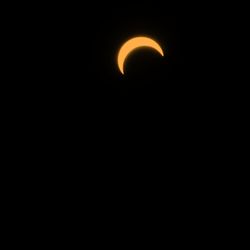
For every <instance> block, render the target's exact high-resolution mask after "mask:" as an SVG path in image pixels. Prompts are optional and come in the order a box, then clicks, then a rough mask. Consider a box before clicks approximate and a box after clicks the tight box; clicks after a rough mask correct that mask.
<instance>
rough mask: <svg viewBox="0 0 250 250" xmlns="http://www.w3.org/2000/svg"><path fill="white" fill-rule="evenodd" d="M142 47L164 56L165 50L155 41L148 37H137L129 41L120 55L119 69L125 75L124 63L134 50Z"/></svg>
mask: <svg viewBox="0 0 250 250" xmlns="http://www.w3.org/2000/svg"><path fill="white" fill-rule="evenodd" d="M141 47H150V48H153V49H155V50H156V51H158V52H159V53H160V54H161V55H162V56H164V53H163V50H162V48H161V47H160V45H159V44H158V43H157V42H155V41H154V40H153V39H151V38H148V37H135V38H132V39H130V40H128V41H127V42H126V43H125V44H124V45H123V46H122V47H121V49H120V51H119V54H118V67H119V69H120V71H121V73H122V74H124V62H125V60H126V58H127V56H128V54H130V53H131V52H132V51H133V50H134V49H137V48H141Z"/></svg>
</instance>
